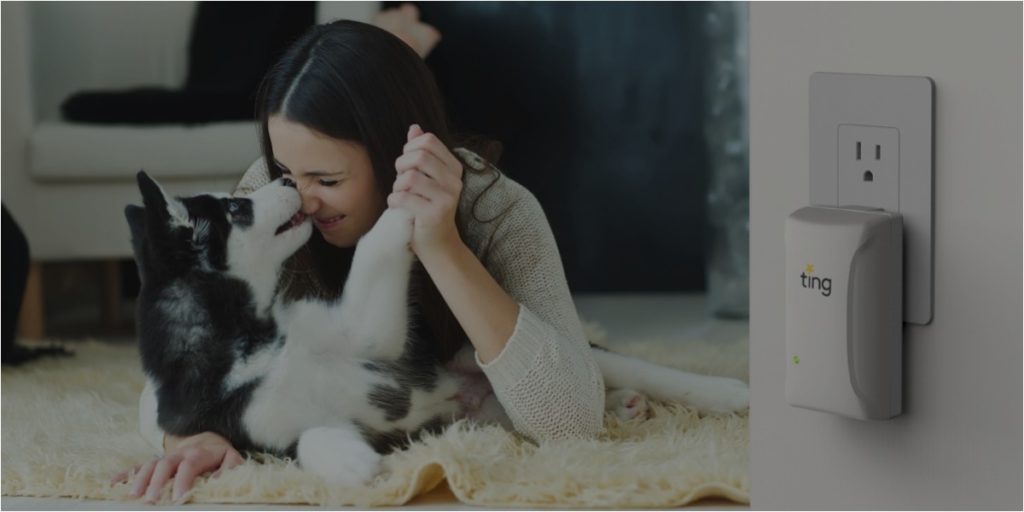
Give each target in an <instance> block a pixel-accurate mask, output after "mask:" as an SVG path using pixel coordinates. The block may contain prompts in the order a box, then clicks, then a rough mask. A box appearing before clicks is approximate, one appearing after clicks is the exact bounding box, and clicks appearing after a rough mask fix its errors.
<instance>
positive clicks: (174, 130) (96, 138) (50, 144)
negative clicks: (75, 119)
mask: <svg viewBox="0 0 1024 512" xmlns="http://www.w3.org/2000/svg"><path fill="white" fill-rule="evenodd" d="M29 145H30V149H29V151H30V158H31V160H30V164H29V167H30V169H29V173H30V174H31V176H32V177H33V178H34V179H36V180H45V181H51V180H53V181H94V180H134V179H135V173H137V172H139V170H145V171H146V172H147V173H149V174H150V175H151V176H154V177H156V178H157V179H161V178H216V177H237V176H241V175H242V173H243V172H244V171H245V169H247V168H248V167H249V165H250V164H252V162H253V160H255V159H256V158H257V157H259V155H260V148H259V126H258V125H257V124H256V123H255V122H252V121H244V122H222V123H210V124H204V125H192V126H184V125H157V126H132V125H103V126H100V125H90V124H81V123H65V122H43V123H40V124H39V125H37V126H36V129H35V130H34V131H33V133H32V138H31V141H30V143H29Z"/></svg>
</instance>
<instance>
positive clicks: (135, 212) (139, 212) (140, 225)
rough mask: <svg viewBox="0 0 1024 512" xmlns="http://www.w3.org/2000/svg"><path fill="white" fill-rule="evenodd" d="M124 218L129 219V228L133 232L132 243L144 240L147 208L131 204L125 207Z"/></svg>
mask: <svg viewBox="0 0 1024 512" xmlns="http://www.w3.org/2000/svg"><path fill="white" fill-rule="evenodd" d="M124 218H125V219H127V220H128V229H129V230H130V231H131V233H132V244H133V245H134V243H135V241H136V240H142V237H143V236H145V234H146V209H145V208H143V207H141V206H138V205H134V204H130V205H128V206H125V207H124Z"/></svg>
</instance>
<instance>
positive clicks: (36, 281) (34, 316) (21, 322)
mask: <svg viewBox="0 0 1024 512" xmlns="http://www.w3.org/2000/svg"><path fill="white" fill-rule="evenodd" d="M43 319H44V315H43V264H42V263H40V262H38V261H33V262H32V263H31V264H29V267H28V280H27V281H26V282H25V299H24V301H23V302H22V303H21V311H19V312H18V335H19V336H20V337H21V338H25V339H33V340H40V339H43V336H44V334H45V331H44V328H43Z"/></svg>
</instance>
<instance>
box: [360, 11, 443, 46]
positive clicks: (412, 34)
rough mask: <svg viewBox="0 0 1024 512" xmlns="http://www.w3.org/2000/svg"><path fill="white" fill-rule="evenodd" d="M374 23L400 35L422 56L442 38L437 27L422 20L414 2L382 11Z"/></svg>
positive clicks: (399, 36)
mask: <svg viewBox="0 0 1024 512" xmlns="http://www.w3.org/2000/svg"><path fill="white" fill-rule="evenodd" d="M373 24H374V25H377V26H378V27H380V28H382V29H384V30H387V31H388V32H391V33H392V34H394V35H396V36H398V38H399V39H401V40H402V41H405V44H407V45H409V46H411V47H412V49H413V50H416V53H418V54H419V56H420V57H422V58H426V56H427V54H429V53H430V50H433V49H434V46H436V45H437V43H438V41H440V40H441V33H440V32H438V31H437V29H436V28H434V27H433V26H431V25H427V24H426V23H423V22H422V21H420V11H419V9H417V8H416V6H415V5H413V4H402V6H401V7H399V8H397V9H388V10H386V11H381V12H379V13H378V14H377V15H376V16H375V17H374V18H373Z"/></svg>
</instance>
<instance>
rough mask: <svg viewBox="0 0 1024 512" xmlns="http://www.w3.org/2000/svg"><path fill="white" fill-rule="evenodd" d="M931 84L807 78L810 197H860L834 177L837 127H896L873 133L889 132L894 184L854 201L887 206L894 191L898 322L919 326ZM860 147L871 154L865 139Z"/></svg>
mask: <svg viewBox="0 0 1024 512" xmlns="http://www.w3.org/2000/svg"><path fill="white" fill-rule="evenodd" d="M934 91H935V86H934V83H933V82H932V80H931V78H928V77H925V76H892V75H864V74H852V73H814V74H812V75H811V80H810V130H809V131H810V146H809V150H810V189H811V190H810V204H812V205H825V206H840V205H841V204H842V205H846V204H848V203H846V202H842V201H841V200H840V199H843V200H847V199H848V198H850V197H860V195H859V194H860V192H859V191H857V190H851V189H850V188H848V187H849V186H852V185H853V184H854V183H855V182H856V181H857V180H856V179H853V180H851V179H849V177H847V176H843V178H842V179H841V178H840V173H839V170H840V161H841V154H840V151H841V150H842V149H843V148H840V147H839V140H840V130H841V129H842V130H846V132H845V133H844V134H843V135H844V136H848V135H849V133H850V132H849V130H851V129H858V130H861V129H865V128H868V129H870V128H871V127H875V128H890V129H894V130H896V132H888V131H880V130H875V132H876V133H881V134H882V135H883V136H887V135H886V134H893V135H895V137H896V140H897V147H898V150H899V166H898V176H899V178H898V180H896V181H897V182H898V183H893V184H892V186H896V187H897V190H894V191H884V192H881V193H878V194H875V195H874V196H872V197H878V198H880V199H879V201H882V202H881V203H878V204H867V205H861V206H875V207H881V208H885V209H887V210H891V209H892V206H891V205H892V204H893V200H894V198H898V201H897V202H896V203H895V205H896V208H897V211H898V212H899V213H900V214H901V215H902V216H903V254H904V258H903V321H904V322H907V323H912V324H920V325H926V324H928V323H931V321H932V310H933V307H932V303H933V295H932V294H933V291H932V290H933V262H934V243H933V233H934V228H933V224H932V217H933V201H932V197H933V192H932V176H933V170H932V154H933V153H932V151H933V149H932V148H933V144H932V141H933V139H934V132H933V115H934V97H935V92H934ZM844 125H845V126H844ZM841 127H842V128H841ZM851 127H860V128H851ZM869 134H870V132H869ZM864 149H865V154H866V155H870V156H871V157H872V158H873V155H872V154H871V152H873V151H874V148H873V146H872V147H871V148H867V147H865V148H864ZM841 188H842V189H843V190H840V189H841ZM865 202H872V201H871V200H867V201H865Z"/></svg>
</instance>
